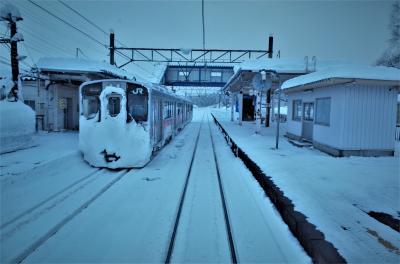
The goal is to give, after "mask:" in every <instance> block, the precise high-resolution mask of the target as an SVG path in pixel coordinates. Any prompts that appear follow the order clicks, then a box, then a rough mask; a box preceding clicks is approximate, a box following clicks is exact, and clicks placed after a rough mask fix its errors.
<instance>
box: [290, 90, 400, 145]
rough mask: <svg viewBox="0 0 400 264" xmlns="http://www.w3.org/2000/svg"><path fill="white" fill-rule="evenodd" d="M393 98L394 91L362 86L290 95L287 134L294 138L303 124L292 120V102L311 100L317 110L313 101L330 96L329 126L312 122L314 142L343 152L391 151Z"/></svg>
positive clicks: (392, 142)
mask: <svg viewBox="0 0 400 264" xmlns="http://www.w3.org/2000/svg"><path fill="white" fill-rule="evenodd" d="M396 96H397V91H396V89H390V87H384V86H372V85H368V86H367V85H361V84H347V85H336V86H330V87H324V88H319V89H314V91H313V92H295V93H290V94H288V107H289V108H288V126H287V131H288V132H289V133H291V134H294V135H297V136H301V132H302V130H301V129H302V123H301V122H300V121H294V120H292V115H293V111H292V107H293V100H302V102H313V101H314V111H316V105H315V99H316V98H323V97H330V98H331V113H330V126H324V125H318V124H315V123H314V131H313V140H314V141H316V142H318V143H321V144H325V145H328V146H331V147H334V148H337V149H342V150H360V149H362V150H393V148H394V137H395V127H396V98H397V97H396ZM314 116H315V113H314ZM314 118H315V117H314ZM314 122H315V120H314Z"/></svg>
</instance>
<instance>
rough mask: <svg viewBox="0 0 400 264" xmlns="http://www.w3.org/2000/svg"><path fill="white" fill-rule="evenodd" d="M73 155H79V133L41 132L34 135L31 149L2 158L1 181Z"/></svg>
mask: <svg viewBox="0 0 400 264" xmlns="http://www.w3.org/2000/svg"><path fill="white" fill-rule="evenodd" d="M71 154H78V132H51V133H47V132H43V131H41V132H39V133H36V134H34V136H33V139H32V144H31V145H30V147H29V148H26V149H22V150H19V151H16V152H11V153H7V154H3V155H1V156H0V180H4V179H5V177H8V176H12V175H18V174H20V173H22V172H25V171H31V170H33V169H35V168H37V167H40V166H42V165H43V164H45V163H47V162H50V161H52V160H56V159H60V158H63V157H65V156H68V155H71Z"/></svg>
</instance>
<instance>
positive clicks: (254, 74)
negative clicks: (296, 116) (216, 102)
mask: <svg viewBox="0 0 400 264" xmlns="http://www.w3.org/2000/svg"><path fill="white" fill-rule="evenodd" d="M315 69H316V59H315V57H313V58H312V60H311V61H309V59H308V57H305V58H304V59H298V60H295V59H256V60H247V61H245V62H243V63H241V64H239V65H238V66H236V67H235V68H234V72H235V73H234V75H233V76H232V77H231V78H230V79H229V80H228V81H227V83H226V84H225V86H224V87H223V91H224V92H225V93H226V94H229V96H230V100H231V104H232V105H235V109H236V112H237V113H238V115H239V118H238V121H239V124H242V121H254V120H255V106H256V101H257V92H260V97H261V98H260V101H261V105H262V106H261V108H262V120H263V121H264V120H265V124H266V125H267V126H268V124H269V121H270V120H274V119H275V118H278V117H277V111H276V110H277V98H276V97H275V98H274V94H273V93H274V91H277V90H278V88H279V86H280V84H281V83H283V82H284V81H286V80H289V79H291V78H294V77H297V76H300V75H304V74H307V73H310V72H313V71H315ZM262 71H264V72H266V75H265V80H263V77H262ZM281 102H282V107H281V109H282V108H283V109H282V110H283V111H281V115H282V116H281V117H279V118H280V119H281V120H282V119H283V120H285V119H286V116H285V109H284V108H285V106H286V99H285V96H284V95H282V98H281ZM231 111H232V112H231V120H232V121H233V120H234V115H235V114H234V109H233V108H231ZM270 113H271V114H270Z"/></svg>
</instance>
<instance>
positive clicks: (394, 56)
mask: <svg viewBox="0 0 400 264" xmlns="http://www.w3.org/2000/svg"><path fill="white" fill-rule="evenodd" d="M392 8H393V9H392V12H391V14H390V24H389V29H390V32H391V38H390V39H389V41H388V42H389V46H388V48H387V49H386V51H385V52H384V53H383V54H382V56H381V57H380V58H379V59H378V60H377V62H376V64H377V65H384V66H389V67H396V68H400V2H399V1H396V2H395V3H394V4H393V7H392Z"/></svg>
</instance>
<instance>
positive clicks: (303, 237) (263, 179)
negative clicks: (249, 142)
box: [211, 114, 346, 263]
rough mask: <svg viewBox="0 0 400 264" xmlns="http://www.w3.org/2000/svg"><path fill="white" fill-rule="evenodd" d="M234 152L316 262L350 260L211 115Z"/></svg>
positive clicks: (342, 261)
mask: <svg viewBox="0 0 400 264" xmlns="http://www.w3.org/2000/svg"><path fill="white" fill-rule="evenodd" d="M211 115H212V117H213V119H214V122H215V123H216V124H217V126H218V127H219V129H220V130H221V132H222V134H223V135H224V138H225V140H226V142H227V143H228V145H229V146H230V147H231V150H232V152H233V153H234V155H235V156H236V157H239V158H240V159H241V160H242V161H243V163H244V164H245V165H246V167H247V168H248V169H249V170H250V172H251V173H252V175H253V177H254V178H255V179H256V180H257V182H258V183H259V184H260V186H261V188H262V189H263V190H264V192H265V194H266V195H267V196H268V197H269V198H270V200H271V202H272V203H273V204H274V206H275V207H276V209H277V210H278V212H279V214H280V215H281V217H282V219H283V220H284V221H285V223H286V224H287V225H288V227H289V229H290V231H291V232H292V234H293V235H294V236H295V237H296V239H297V240H298V241H299V242H300V244H301V245H302V247H303V248H304V250H305V251H306V252H307V254H308V255H309V256H310V257H311V258H312V260H313V262H314V263H346V260H345V259H344V258H343V256H341V255H340V253H339V252H338V250H337V249H336V248H335V247H334V245H333V244H332V243H330V242H328V241H327V240H325V235H324V234H323V233H322V232H321V231H319V230H318V229H317V228H316V226H315V225H313V224H311V223H310V222H308V220H307V217H306V216H305V215H304V214H302V213H301V212H298V211H296V210H295V209H294V204H293V203H292V201H291V200H290V199H289V198H287V197H286V196H285V194H284V192H283V191H282V190H280V188H279V187H278V186H276V185H275V183H274V182H273V181H272V179H271V177H269V176H267V175H265V173H264V172H263V171H262V170H261V168H260V167H259V166H258V165H257V164H256V163H255V162H254V161H253V160H251V159H250V158H249V156H248V155H247V154H246V153H245V152H244V151H243V150H242V149H241V148H240V147H239V146H238V145H237V144H236V143H235V142H234V141H233V140H232V138H231V137H230V136H229V134H228V133H227V132H226V130H225V129H224V128H223V126H222V125H221V124H220V123H219V122H218V120H217V119H216V118H215V116H214V115H213V114H211Z"/></svg>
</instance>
